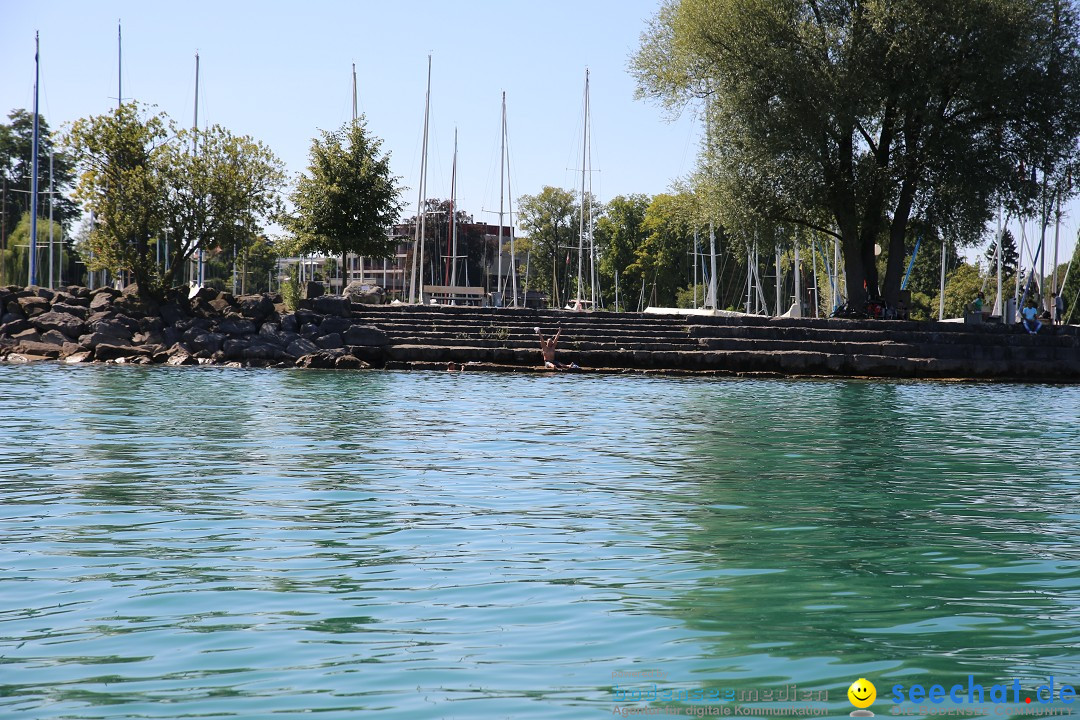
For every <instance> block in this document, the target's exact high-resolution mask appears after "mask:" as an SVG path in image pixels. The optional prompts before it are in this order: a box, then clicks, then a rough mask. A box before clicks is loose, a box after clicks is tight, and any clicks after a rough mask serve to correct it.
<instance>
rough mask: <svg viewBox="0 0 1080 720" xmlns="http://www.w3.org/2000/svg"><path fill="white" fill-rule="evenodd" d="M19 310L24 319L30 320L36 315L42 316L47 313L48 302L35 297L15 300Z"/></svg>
mask: <svg viewBox="0 0 1080 720" xmlns="http://www.w3.org/2000/svg"><path fill="white" fill-rule="evenodd" d="M17 302H18V303H19V308H20V309H21V310H22V311H23V313H24V314H25V315H26V317H29V318H32V317H35V316H37V315H44V314H45V313H47V312H48V311H49V301H48V300H46V299H45V298H42V297H38V296H37V295H31V296H29V297H21V298H19V299H18V300H17Z"/></svg>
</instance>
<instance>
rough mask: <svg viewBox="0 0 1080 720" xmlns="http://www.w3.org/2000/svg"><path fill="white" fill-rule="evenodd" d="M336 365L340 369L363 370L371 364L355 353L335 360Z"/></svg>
mask: <svg viewBox="0 0 1080 720" xmlns="http://www.w3.org/2000/svg"><path fill="white" fill-rule="evenodd" d="M334 367H335V368H336V369H338V370H361V369H367V368H369V367H371V366H370V365H368V364H367V363H366V362H364V361H363V360H361V359H359V358H357V357H355V356H353V355H342V356H341V357H339V358H338V359H337V360H335V361H334Z"/></svg>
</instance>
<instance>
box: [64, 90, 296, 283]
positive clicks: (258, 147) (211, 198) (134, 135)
mask: <svg viewBox="0 0 1080 720" xmlns="http://www.w3.org/2000/svg"><path fill="white" fill-rule="evenodd" d="M64 143H65V145H66V146H67V147H68V148H69V150H70V152H71V154H72V156H73V157H74V159H75V162H76V164H77V166H78V167H79V169H80V170H81V175H80V176H79V181H78V185H77V186H76V190H75V196H76V198H77V199H78V200H80V201H82V203H83V205H84V207H85V208H86V209H87V210H89V211H90V212H92V213H93V214H94V217H95V221H96V222H95V226H94V229H93V230H92V231H91V232H90V234H89V236H88V237H87V240H86V243H85V250H86V251H87V254H86V256H84V262H85V263H86V265H87V267H88V268H89V269H90V270H102V269H104V270H109V271H110V272H112V273H113V274H119V273H122V272H128V273H130V274H131V276H132V279H133V280H134V281H135V283H136V284H137V285H138V287H139V291H140V293H142V294H144V295H147V296H152V295H159V294H160V293H161V292H162V291H163V290H164V289H165V288H167V287H169V286H171V285H172V284H173V282H174V278H175V277H176V276H177V274H178V273H179V272H182V270H183V267H184V265H185V263H186V262H187V260H189V259H190V258H191V257H192V256H193V255H194V254H195V253H196V252H197V251H199V250H203V251H204V252H206V253H207V254H215V253H223V252H225V251H226V250H228V251H230V254H231V251H232V249H233V248H234V247H235V248H236V249H237V251H239V250H240V249H242V248H243V247H245V246H246V245H247V243H249V242H251V241H252V240H253V239H254V237H255V230H256V229H257V228H258V226H259V225H260V224H261V223H263V222H265V221H267V220H269V219H270V217H271V216H272V215H273V214H274V213H275V211H276V209H277V207H278V193H279V190H280V187H281V185H282V184H283V182H284V174H283V172H282V170H281V162H280V161H279V160H278V159H277V158H276V157H274V155H273V153H271V152H270V151H269V150H268V149H267V148H266V147H265V146H263V145H262V144H261V143H258V142H256V141H254V140H252V139H251V138H249V137H246V136H245V137H236V136H234V135H232V134H231V133H230V132H229V131H227V130H225V129H224V128H222V127H220V126H216V125H215V126H213V127H211V128H209V129H207V130H204V131H197V132H196V131H189V130H180V131H177V130H176V129H175V127H174V125H173V123H172V122H171V121H170V120H169V119H168V117H167V116H165V115H164V114H158V115H152V116H146V115H145V114H144V113H143V112H141V111H140V109H139V108H138V106H137V105H136V104H135V103H125V104H123V105H121V106H120V107H119V108H117V109H116V110H114V111H112V112H110V113H108V114H105V115H98V116H94V117H90V118H84V119H81V120H78V121H76V122H75V123H74V124H73V125H72V127H71V130H70V131H69V132H68V134H67V136H66V137H65V139H64ZM166 232H168V237H169V256H170V257H169V261H168V263H164V262H162V263H160V264H159V263H158V259H157V258H158V248H157V243H158V241H159V239H161V238H163V237H164V235H165V233H166ZM91 253H92V254H91ZM166 265H168V268H167V269H166V267H165V266H166Z"/></svg>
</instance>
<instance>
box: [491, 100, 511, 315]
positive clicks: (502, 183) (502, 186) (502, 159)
mask: <svg viewBox="0 0 1080 720" xmlns="http://www.w3.org/2000/svg"><path fill="white" fill-rule="evenodd" d="M505 171H506V91H505V90H503V94H502V129H501V131H500V133H499V246H498V248H497V249H496V252H495V254H496V255H497V256H498V258H499V260H498V273H499V274H498V275H497V278H498V282H496V283H495V286H496V288H498V291H499V292H500V293H502V291H503V272H502V245H503V225H504V224H505V223H504V221H503V217H504V215H505V213H504V212H503V200H505V199H506V173H505ZM510 262H513V259H511V260H510ZM499 304H500V305H505V304H506V303H505V302H504V301H503V298H502V295H501V294H500V296H499Z"/></svg>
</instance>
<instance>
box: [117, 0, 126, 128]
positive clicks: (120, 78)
mask: <svg viewBox="0 0 1080 720" xmlns="http://www.w3.org/2000/svg"><path fill="white" fill-rule="evenodd" d="M123 104H124V38H123V33H122V32H121V25H120V21H119V20H117V21H116V109H117V110H119V109H120V107H121V106H122V105H123Z"/></svg>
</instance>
